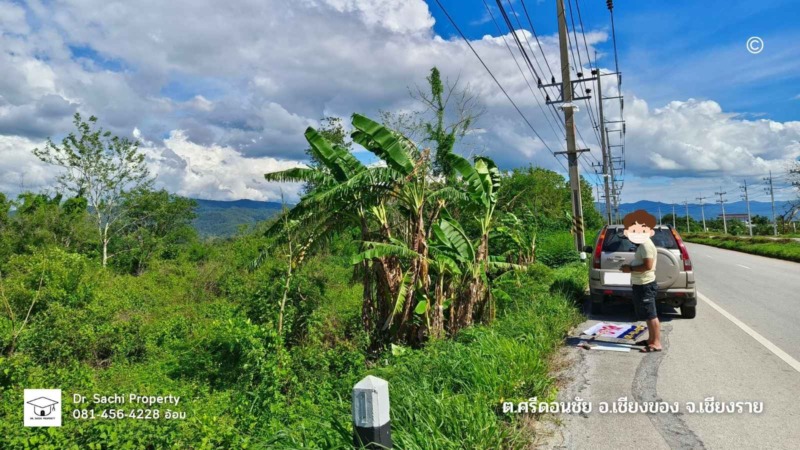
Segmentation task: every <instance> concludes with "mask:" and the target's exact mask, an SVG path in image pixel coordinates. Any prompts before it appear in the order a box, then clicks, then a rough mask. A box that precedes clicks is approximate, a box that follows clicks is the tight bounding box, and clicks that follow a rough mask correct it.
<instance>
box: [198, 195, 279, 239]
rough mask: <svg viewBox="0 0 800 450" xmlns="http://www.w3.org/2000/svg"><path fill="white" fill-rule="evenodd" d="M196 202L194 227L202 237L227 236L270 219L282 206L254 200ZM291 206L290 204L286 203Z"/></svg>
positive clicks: (202, 200)
mask: <svg viewBox="0 0 800 450" xmlns="http://www.w3.org/2000/svg"><path fill="white" fill-rule="evenodd" d="M194 201H196V202H197V209H195V213H197V217H196V218H195V220H194V223H193V225H194V227H195V228H196V229H197V231H198V233H200V235H201V236H203V237H229V236H233V235H235V234H236V233H237V232H238V231H239V230H240V229H242V228H244V229H245V230H246V229H249V228H252V227H253V226H255V225H256V224H257V223H259V222H262V221H264V220H267V219H270V218H271V217H273V216H274V215H275V214H277V213H278V212H280V210H281V208H282V207H283V206H282V205H281V204H280V203H278V202H259V201H255V200H233V201H220V200H204V199H194ZM288 206H289V207H291V205H288Z"/></svg>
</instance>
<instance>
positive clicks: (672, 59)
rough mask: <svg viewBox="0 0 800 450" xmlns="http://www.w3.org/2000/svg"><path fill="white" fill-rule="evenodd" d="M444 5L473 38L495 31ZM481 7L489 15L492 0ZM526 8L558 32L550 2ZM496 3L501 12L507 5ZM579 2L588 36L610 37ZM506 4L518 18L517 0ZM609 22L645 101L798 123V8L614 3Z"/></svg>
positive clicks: (596, 3)
mask: <svg viewBox="0 0 800 450" xmlns="http://www.w3.org/2000/svg"><path fill="white" fill-rule="evenodd" d="M427 1H428V4H429V5H430V8H431V12H432V13H433V16H434V17H435V18H436V25H435V27H434V30H435V31H436V33H437V34H439V35H441V36H444V37H453V36H456V32H455V30H454V28H453V27H452V26H451V25H450V23H449V21H448V20H447V18H446V17H445V16H444V14H443V13H442V11H441V10H440V9H439V7H438V6H437V5H436V2H435V1H433V0H427ZM442 3H443V5H444V6H445V8H447V10H448V12H449V13H450V14H451V15H452V16H453V18H454V19H455V20H456V22H457V23H458V25H459V27H461V29H462V31H464V32H465V33H466V34H467V36H468V37H470V38H471V39H472V38H474V39H477V38H480V37H481V36H483V35H485V34H493V35H496V34H497V31H496V27H495V25H494V23H493V22H492V21H491V20H489V19H488V18H489V16H488V15H487V14H486V8H485V6H484V2H483V1H482V0H443V1H442ZM487 3H488V4H489V5H490V6H492V7H493V12H495V14H496V11H497V8H496V5H495V2H494V1H493V0H487ZM524 3H525V6H526V7H527V8H528V12H529V13H530V15H531V19H532V20H533V25H534V27H535V28H536V32H537V33H538V34H540V35H547V34H554V33H557V32H558V30H557V25H556V20H555V18H556V6H555V2H554V1H537V0H528V1H526V2H524ZM503 4H504V5H506V9H507V10H508V9H509V7H508V6H507V5H508V1H507V0H503ZM579 4H580V10H581V17H582V18H583V24H584V26H585V27H586V29H587V31H588V30H610V19H609V12H608V9H607V8H606V3H605V1H603V0H579ZM513 5H514V8H515V10H516V12H517V13H518V14H520V15H524V12H523V9H522V8H521V6H522V5H521V4H520V0H514V1H513ZM573 8H575V6H574V3H573ZM575 13H576V15H577V8H575ZM496 17H498V16H497V15H496ZM614 17H615V25H616V33H617V48H618V52H619V63H620V70H621V71H622V72H623V76H624V78H623V80H624V83H625V86H626V87H627V88H629V89H631V90H632V91H635V92H636V94H637V96H639V97H641V98H644V99H645V100H647V101H648V102H653V103H655V104H656V105H658V104H659V103H666V102H667V101H670V100H674V99H678V98H696V99H713V100H715V101H717V102H718V103H720V105H721V106H722V107H723V109H724V110H726V111H733V112H739V113H743V114H749V115H759V117H762V116H760V115H761V114H764V116H763V117H767V118H771V119H774V120H778V121H786V120H798V118H800V45H798V42H800V2H797V1H796V0H762V1H730V0H728V1H721V0H703V1H697V0H670V1H668V2H664V1H653V0H627V1H619V0H618V1H616V2H615V6H614ZM522 19H523V24H524V26H525V27H526V28H528V25H527V20H526V19H525V17H524V16H523V17H522ZM512 20H513V18H512ZM501 26H503V25H502V22H501ZM578 26H579V25H578ZM752 36H758V37H761V38H762V39H763V40H764V43H765V45H764V50H763V51H762V52H761V53H760V54H758V55H752V54H750V53H748V52H747V50H746V48H745V43H746V42H747V39H748V38H750V37H752ZM597 47H598V50H600V51H601V52H602V53H603V54H602V55H601V58H600V61H599V63H600V64H601V65H605V66H607V67H612V66H613V48H612V47H611V45H610V42H607V43H603V44H600V45H598V46H597ZM742 72H745V73H742Z"/></svg>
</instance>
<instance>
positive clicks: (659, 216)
mask: <svg viewBox="0 0 800 450" xmlns="http://www.w3.org/2000/svg"><path fill="white" fill-rule="evenodd" d="M662 217H663V216H662V215H661V207H660V206H659V207H658V224H659V225H661V218H662Z"/></svg>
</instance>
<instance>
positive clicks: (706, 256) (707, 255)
mask: <svg viewBox="0 0 800 450" xmlns="http://www.w3.org/2000/svg"><path fill="white" fill-rule="evenodd" d="M705 256H706V258H711V257H710V256H708V255H705ZM711 259H714V258H711Z"/></svg>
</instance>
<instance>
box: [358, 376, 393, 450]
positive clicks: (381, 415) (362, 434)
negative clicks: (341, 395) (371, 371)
mask: <svg viewBox="0 0 800 450" xmlns="http://www.w3.org/2000/svg"><path fill="white" fill-rule="evenodd" d="M352 412H353V445H354V446H355V448H367V449H390V448H393V447H392V432H391V431H392V426H391V422H390V421H389V382H387V381H386V380H383V379H380V378H378V377H374V376H372V375H367V376H366V377H364V379H362V380H361V381H359V382H358V383H356V385H355V386H354V387H353V403H352Z"/></svg>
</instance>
